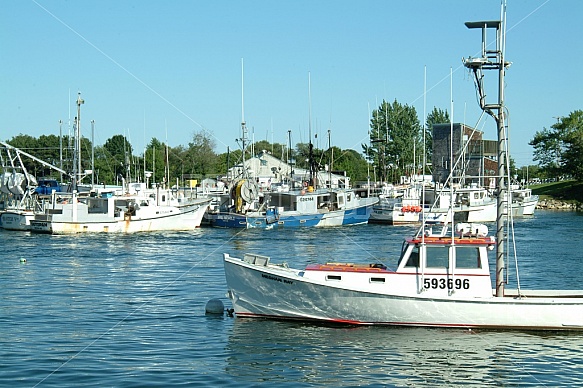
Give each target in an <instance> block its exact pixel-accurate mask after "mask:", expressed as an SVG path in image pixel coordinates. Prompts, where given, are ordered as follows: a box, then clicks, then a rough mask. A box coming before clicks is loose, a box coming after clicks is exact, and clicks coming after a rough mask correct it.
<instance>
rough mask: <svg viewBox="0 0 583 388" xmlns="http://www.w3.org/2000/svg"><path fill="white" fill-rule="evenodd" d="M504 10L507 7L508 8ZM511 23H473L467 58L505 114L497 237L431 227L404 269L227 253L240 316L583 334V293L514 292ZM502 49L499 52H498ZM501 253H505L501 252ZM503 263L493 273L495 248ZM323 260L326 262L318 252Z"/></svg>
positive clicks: (415, 240) (413, 242)
mask: <svg viewBox="0 0 583 388" xmlns="http://www.w3.org/2000/svg"><path fill="white" fill-rule="evenodd" d="M503 7H504V5H503ZM502 15H503V18H502V21H487V22H476V23H466V26H467V27H468V28H481V29H482V37H483V38H482V39H483V42H482V47H483V50H484V52H483V53H482V54H483V58H482V60H480V61H475V60H466V61H464V64H465V65H466V67H468V68H470V69H471V70H472V71H473V72H474V73H475V76H476V80H477V81H476V82H477V84H478V92H479V95H480V97H481V98H480V102H481V107H482V109H484V110H485V111H486V112H487V113H489V114H490V115H491V116H492V117H494V118H495V120H496V123H497V129H498V141H499V146H498V150H499V155H498V174H497V177H496V180H497V185H496V187H497V190H498V195H497V201H498V202H497V212H498V216H497V222H498V225H497V228H496V236H495V237H494V236H488V232H487V228H486V227H485V226H484V225H481V224H472V223H464V224H458V226H457V227H456V228H455V231H454V230H452V229H449V228H446V227H444V228H443V229H442V233H439V234H434V233H432V231H431V230H430V229H429V230H427V229H425V228H424V227H422V228H421V229H420V231H419V233H418V234H417V235H416V236H415V237H412V238H409V239H407V240H406V241H405V244H404V245H403V249H402V251H401V255H400V259H399V264H398V266H397V268H396V269H395V270H391V269H389V268H387V267H386V266H385V265H383V264H381V263H371V264H368V265H362V264H350V263H325V264H310V265H308V266H307V267H305V268H303V269H292V268H288V266H287V265H286V264H279V265H278V264H273V263H272V262H271V260H270V258H268V257H266V256H260V255H244V256H243V258H242V259H239V258H235V257H231V255H229V254H224V266H225V276H226V281H227V288H228V296H229V298H230V299H231V302H232V305H233V309H234V312H235V314H236V315H237V316H238V317H254V318H276V319H294V320H302V321H319V322H334V323H347V324H366V325H397V326H421V327H450V328H486V329H520V330H583V290H576V291H565V290H533V291H527V290H523V289H521V288H520V285H519V282H517V283H518V286H517V289H515V290H506V289H505V285H506V278H505V275H504V270H505V268H506V262H505V261H506V260H507V257H506V252H505V245H506V244H507V241H506V237H507V236H508V233H506V232H505V229H504V226H505V225H506V223H507V222H506V220H505V219H504V218H505V217H509V215H508V214H506V213H508V212H506V211H505V207H506V205H507V198H508V196H507V195H506V192H507V189H506V188H507V187H508V182H509V181H510V180H509V177H508V176H507V174H506V160H507V158H506V151H505V149H506V148H505V147H503V146H502V145H504V142H505V140H506V139H507V135H506V125H505V122H504V121H505V120H504V114H505V110H504V105H503V101H504V99H503V85H504V82H503V81H504V71H505V69H506V67H507V66H508V63H507V62H505V60H504V55H503V53H504V48H503V42H504V41H505V40H504V30H505V10H504V12H503V13H502ZM488 28H495V29H496V40H497V42H496V43H497V44H496V46H495V47H496V48H497V50H496V51H491V50H489V51H488V52H486V51H485V48H486V47H489V45H487V44H486V42H485V39H486V31H485V30H486V29H488ZM494 54H495V55H494ZM483 68H484V69H496V70H498V71H499V77H500V80H499V81H500V82H499V88H500V90H499V93H498V96H499V100H498V102H497V103H495V104H486V103H485V93H484V90H483V85H482V79H483V76H482V69H483ZM494 249H495V250H494ZM490 251H492V253H495V255H492V256H494V259H495V261H496V269H495V271H493V274H491V272H490V265H489V258H488V256H489V252H490ZM314 260H317V258H315V259H314Z"/></svg>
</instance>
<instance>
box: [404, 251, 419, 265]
mask: <svg viewBox="0 0 583 388" xmlns="http://www.w3.org/2000/svg"><path fill="white" fill-rule="evenodd" d="M405 267H419V248H417V247H416V248H415V249H413V251H412V252H411V255H409V260H407V264H405Z"/></svg>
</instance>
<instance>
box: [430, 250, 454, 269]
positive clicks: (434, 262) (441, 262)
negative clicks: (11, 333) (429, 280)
mask: <svg viewBox="0 0 583 388" xmlns="http://www.w3.org/2000/svg"><path fill="white" fill-rule="evenodd" d="M448 249H449V248H448V247H427V250H426V254H427V265H426V267H427V268H449V255H448Z"/></svg>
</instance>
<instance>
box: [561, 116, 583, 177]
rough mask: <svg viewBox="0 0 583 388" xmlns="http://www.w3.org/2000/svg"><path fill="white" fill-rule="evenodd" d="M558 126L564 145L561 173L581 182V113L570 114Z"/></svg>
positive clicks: (582, 172)
mask: <svg viewBox="0 0 583 388" xmlns="http://www.w3.org/2000/svg"><path fill="white" fill-rule="evenodd" d="M560 124H561V125H560V127H559V130H560V131H561V132H562V133H563V144H564V152H563V154H562V159H561V162H562V173H563V174H569V175H573V178H575V179H576V180H578V181H583V111H582V110H577V111H575V112H572V113H571V114H570V115H569V116H568V117H565V118H563V119H562V120H561V123H560Z"/></svg>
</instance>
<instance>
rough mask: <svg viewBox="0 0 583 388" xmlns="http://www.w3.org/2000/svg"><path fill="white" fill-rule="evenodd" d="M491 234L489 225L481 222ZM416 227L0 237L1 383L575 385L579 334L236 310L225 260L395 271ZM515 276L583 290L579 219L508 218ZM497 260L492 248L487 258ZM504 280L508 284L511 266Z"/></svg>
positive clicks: (582, 348)
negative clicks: (332, 321)
mask: <svg viewBox="0 0 583 388" xmlns="http://www.w3.org/2000/svg"><path fill="white" fill-rule="evenodd" d="M491 228H493V226H491ZM414 231H415V228H414V227H394V226H388V225H360V226H354V227H342V228H329V229H297V230H283V229H280V230H228V229H212V228H201V229H199V230H196V231H193V232H183V233H143V234H135V235H115V236H114V235H77V236H50V235H35V234H30V233H27V232H9V231H5V230H0V246H1V247H2V251H3V252H2V255H1V266H0V282H1V287H0V360H2V361H1V362H0V386H11V387H35V386H38V387H79V386H84V387H91V386H94V387H103V386H112V387H156V386H164V387H166V386H174V385H179V386H209V387H211V386H212V387H216V386H221V387H241V386H263V385H265V386H270V385H277V386H278V387H297V386H337V387H354V386H397V387H399V386H401V387H411V386H428V387H429V386H431V387H434V386H447V387H451V386H461V385H466V386H521V387H522V386H533V387H540V386H553V387H555V386H581V385H583V368H581V367H580V365H583V333H580V334H578V333H560V332H541V333H529V332H504V331H475V330H464V329H447V330H443V329H422V328H392V327H354V326H327V325H315V324H303V323H297V322H281V321H268V320H248V319H237V318H236V317H230V316H228V315H226V314H220V315H208V314H205V306H206V303H207V302H208V301H209V300H211V299H214V298H219V299H221V300H222V301H223V303H224V304H225V307H226V308H230V302H229V300H228V299H227V298H226V296H225V294H226V284H225V278H224V272H223V264H222V253H223V252H228V253H230V254H232V255H234V256H241V255H243V253H245V252H253V253H256V254H261V255H267V256H270V257H271V258H272V260H273V261H275V262H281V261H285V262H287V263H288V264H289V265H290V266H300V267H303V266H304V265H305V264H307V263H311V262H324V261H352V262H366V263H368V262H381V263H384V264H386V265H387V266H388V267H390V268H395V266H396V263H397V260H398V258H399V253H400V250H401V244H402V241H403V238H404V237H405V236H406V235H409V234H411V233H413V232H414ZM514 234H515V236H516V244H517V248H516V250H517V254H518V257H519V263H518V266H519V271H520V272H519V273H520V278H519V281H520V285H521V287H522V288H525V289H582V288H583V238H582V237H583V216H581V215H580V214H578V213H575V212H551V211H537V213H536V215H535V216H534V217H531V218H526V219H522V220H518V221H517V222H516V224H515V229H514ZM491 261H493V256H492V257H491ZM508 267H509V270H508V272H509V279H508V281H509V285H508V287H509V288H511V287H515V286H516V283H517V278H516V276H515V274H514V268H515V263H514V260H511V261H510V262H509V263H508Z"/></svg>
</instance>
